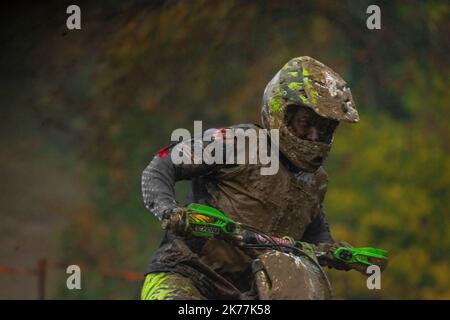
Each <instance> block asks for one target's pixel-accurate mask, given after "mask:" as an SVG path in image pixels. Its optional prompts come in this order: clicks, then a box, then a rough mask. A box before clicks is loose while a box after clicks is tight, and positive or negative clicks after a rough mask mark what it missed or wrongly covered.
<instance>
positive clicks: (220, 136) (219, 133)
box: [214, 128, 226, 139]
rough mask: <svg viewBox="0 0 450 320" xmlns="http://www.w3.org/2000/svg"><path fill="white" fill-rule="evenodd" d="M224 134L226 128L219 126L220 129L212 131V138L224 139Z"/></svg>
mask: <svg viewBox="0 0 450 320" xmlns="http://www.w3.org/2000/svg"><path fill="white" fill-rule="evenodd" d="M225 135H226V129H225V128H220V129H217V131H216V132H215V133H214V138H216V139H225Z"/></svg>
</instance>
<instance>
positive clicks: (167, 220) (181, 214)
mask: <svg viewBox="0 0 450 320" xmlns="http://www.w3.org/2000/svg"><path fill="white" fill-rule="evenodd" d="M161 227H162V228H163V229H165V230H170V231H172V232H173V233H175V234H177V235H184V234H185V233H186V209H185V208H183V207H176V208H174V209H172V210H170V211H167V212H166V213H165V214H164V217H163V219H162V220H161Z"/></svg>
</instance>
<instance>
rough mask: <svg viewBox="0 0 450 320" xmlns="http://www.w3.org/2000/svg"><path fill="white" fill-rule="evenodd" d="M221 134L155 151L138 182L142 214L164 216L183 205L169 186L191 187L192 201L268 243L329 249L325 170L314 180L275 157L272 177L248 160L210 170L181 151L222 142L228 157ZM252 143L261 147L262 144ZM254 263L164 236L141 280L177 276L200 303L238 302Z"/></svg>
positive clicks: (224, 248) (207, 242)
mask: <svg viewBox="0 0 450 320" xmlns="http://www.w3.org/2000/svg"><path fill="white" fill-rule="evenodd" d="M227 129H230V130H234V131H236V130H239V132H240V133H242V131H244V132H245V131H246V130H250V129H251V130H254V131H256V133H259V130H262V129H261V128H260V127H258V126H256V125H252V124H244V125H238V126H233V127H229V128H227ZM225 132H226V130H224V129H223V128H222V129H217V130H216V129H213V130H207V134H206V136H205V137H197V138H194V139H191V140H188V141H183V142H180V143H178V144H173V145H171V146H169V147H167V148H165V149H163V150H161V151H159V152H158V153H157V154H156V155H155V157H154V158H153V160H152V161H151V162H150V164H149V165H148V166H147V167H146V168H145V170H144V172H143V175H142V192H143V198H144V203H145V206H146V208H147V209H149V210H150V211H151V212H152V213H153V214H154V215H155V216H156V217H158V218H159V219H162V217H163V216H164V214H165V213H167V212H170V211H171V210H173V209H174V208H176V207H177V206H181V205H183V204H178V203H177V202H176V197H175V187H174V186H175V183H176V182H177V181H180V180H191V181H192V191H193V199H192V200H193V201H192V202H196V203H203V204H207V205H209V206H212V207H215V208H217V209H219V210H220V211H222V212H223V213H225V214H226V215H228V216H229V217H231V218H232V219H233V220H235V221H237V222H240V223H244V224H247V225H250V226H252V227H254V228H257V229H259V230H261V231H263V232H265V233H267V234H269V235H272V236H277V237H283V236H290V237H293V238H294V239H296V240H302V241H305V242H310V243H315V244H317V243H321V242H333V239H332V237H331V235H330V231H329V227H328V223H327V221H326V218H325V212H324V209H323V205H322V203H323V199H324V196H325V192H326V188H327V181H328V178H327V174H326V172H325V170H324V169H323V168H322V167H320V168H319V169H318V170H317V171H316V172H314V173H306V172H301V171H299V170H297V169H296V168H294V167H293V166H292V165H291V164H290V163H289V162H288V161H287V160H286V159H284V157H283V155H282V154H280V157H279V159H280V161H279V168H278V170H277V171H276V172H275V173H274V174H269V175H263V174H261V168H262V167H267V165H265V166H264V165H262V164H261V163H260V161H256V163H254V162H251V161H249V159H248V157H247V158H246V161H244V163H243V164H233V163H232V164H227V163H226V161H222V162H225V163H217V161H216V163H211V162H212V161H208V159H206V160H205V158H202V159H200V160H199V159H195V157H198V155H199V154H198V153H197V154H195V153H190V154H189V153H188V151H187V150H195V149H194V148H193V147H194V146H197V147H198V149H197V151H198V150H201V149H202V148H203V150H204V149H205V148H207V146H208V145H210V143H211V141H219V140H220V141H222V142H223V146H224V149H223V154H224V157H226V156H227V155H229V152H230V150H233V148H226V145H227V144H228V145H229V144H232V143H235V140H234V139H231V141H227V139H228V136H227V135H226V134H225ZM256 136H259V135H258V134H257V135H256ZM228 140H230V139H228ZM257 140H258V146H260V144H259V143H260V142H261V141H259V140H260V139H259V138H258V139H257ZM253 143H255V141H253ZM190 147H192V149H191V148H190ZM269 149H270V147H269ZM234 150H235V149H234ZM179 151H184V154H183V157H185V160H189V159H190V160H191V163H190V164H189V163H186V162H189V161H184V163H180V164H178V162H177V161H174V160H173V158H172V157H171V154H172V152H176V153H177V154H179ZM235 151H236V150H235ZM247 151H248V150H247ZM202 155H203V156H206V157H207V155H206V154H202ZM234 156H235V155H234ZM234 159H235V160H236V158H234ZM209 160H210V159H209ZM176 163H177V164H176ZM253 258H254V257H252V256H251V254H249V252H243V251H242V250H241V249H240V248H237V247H235V246H232V245H231V244H228V243H227V242H224V241H221V240H217V239H200V238H182V237H178V236H175V235H173V234H172V233H171V232H166V234H165V236H164V238H163V240H162V242H161V244H160V246H159V248H158V250H157V252H156V253H155V255H154V256H153V258H152V260H151V262H150V265H149V267H148V268H147V273H150V272H157V271H173V272H178V273H182V274H183V275H185V276H188V277H190V278H191V279H193V280H194V281H195V283H197V284H198V288H199V290H201V291H202V293H203V294H204V295H205V296H206V297H210V298H216V299H226V298H232V299H233V298H234V299H236V298H239V297H240V295H241V293H242V292H244V291H248V290H250V287H251V284H252V280H253V277H252V272H251V262H252V260H253Z"/></svg>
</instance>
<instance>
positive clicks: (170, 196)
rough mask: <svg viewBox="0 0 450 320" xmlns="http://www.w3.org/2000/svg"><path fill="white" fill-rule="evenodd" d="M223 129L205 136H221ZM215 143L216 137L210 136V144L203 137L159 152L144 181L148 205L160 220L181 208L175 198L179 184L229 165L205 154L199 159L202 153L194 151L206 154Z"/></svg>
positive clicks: (145, 173)
mask: <svg viewBox="0 0 450 320" xmlns="http://www.w3.org/2000/svg"><path fill="white" fill-rule="evenodd" d="M220 130H223V129H218V130H216V129H210V130H208V131H206V133H205V136H206V135H207V134H212V135H217V134H218V132H219V134H220ZM219 137H220V135H219ZM212 141H215V140H214V137H212V138H211V137H210V140H209V141H208V139H206V141H205V139H201V138H199V139H191V140H187V141H182V142H180V143H177V144H172V145H170V146H168V147H166V148H164V149H162V150H160V151H159V152H157V154H156V155H155V156H154V158H153V159H152V161H151V162H150V163H149V165H148V166H147V167H146V168H145V169H144V171H143V173H142V180H141V188H142V196H143V200H144V204H145V207H146V208H147V209H148V210H150V211H151V212H152V213H153V214H154V215H155V216H156V217H157V218H158V219H159V220H161V219H163V217H164V215H165V214H166V213H167V212H170V211H172V210H173V209H174V208H176V207H177V206H178V203H177V201H176V195H175V183H176V182H177V181H180V180H189V179H191V178H193V177H196V176H201V175H205V174H208V173H211V172H213V171H214V170H216V169H218V168H221V167H224V166H227V165H226V164H223V163H224V162H225V161H222V163H220V162H219V163H217V161H216V162H215V161H213V160H214V159H211V158H208V156H207V155H205V154H203V153H201V155H200V158H199V154H196V153H195V152H193V151H194V150H195V149H194V147H196V148H197V150H201V151H203V150H204V149H205V148H206V147H207V146H208V145H210V144H211V142H212ZM216 141H217V139H216ZM224 145H225V144H224ZM172 153H173V154H176V155H178V156H179V155H182V156H179V157H178V160H177V159H175V158H173V157H172V156H171V155H172ZM223 160H224V159H223ZM180 161H181V163H180ZM228 166H229V165H228Z"/></svg>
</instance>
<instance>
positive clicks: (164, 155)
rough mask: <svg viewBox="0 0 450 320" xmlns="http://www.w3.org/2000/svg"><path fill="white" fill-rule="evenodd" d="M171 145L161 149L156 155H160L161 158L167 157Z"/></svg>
mask: <svg viewBox="0 0 450 320" xmlns="http://www.w3.org/2000/svg"><path fill="white" fill-rule="evenodd" d="M169 147H170V146H167V147H164V148H162V149H161V150H159V151H158V152H157V153H156V155H157V156H158V157H160V158H165V157H167V156H168V155H169Z"/></svg>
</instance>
